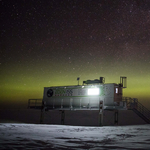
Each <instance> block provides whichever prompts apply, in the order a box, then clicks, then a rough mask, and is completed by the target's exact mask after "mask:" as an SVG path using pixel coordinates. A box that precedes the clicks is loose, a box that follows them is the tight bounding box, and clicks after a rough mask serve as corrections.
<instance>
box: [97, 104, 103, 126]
mask: <svg viewBox="0 0 150 150" xmlns="http://www.w3.org/2000/svg"><path fill="white" fill-rule="evenodd" d="M103 111H104V110H103V101H100V102H99V117H98V125H99V126H103Z"/></svg>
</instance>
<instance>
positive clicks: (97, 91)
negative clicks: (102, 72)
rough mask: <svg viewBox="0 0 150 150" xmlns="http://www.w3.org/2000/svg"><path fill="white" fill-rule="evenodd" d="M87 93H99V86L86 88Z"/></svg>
mask: <svg viewBox="0 0 150 150" xmlns="http://www.w3.org/2000/svg"><path fill="white" fill-rule="evenodd" d="M88 95H99V88H91V89H88Z"/></svg>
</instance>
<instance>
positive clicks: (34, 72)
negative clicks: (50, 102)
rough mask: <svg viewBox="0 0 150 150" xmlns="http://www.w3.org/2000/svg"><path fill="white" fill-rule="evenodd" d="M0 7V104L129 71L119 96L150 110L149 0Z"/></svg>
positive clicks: (62, 0)
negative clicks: (122, 95) (45, 90)
mask: <svg viewBox="0 0 150 150" xmlns="http://www.w3.org/2000/svg"><path fill="white" fill-rule="evenodd" d="M0 14H1V15H0V22H1V23H0V31H1V32H0V105H1V107H4V105H5V107H8V106H11V107H15V106H17V107H18V106H20V107H27V101H28V99H30V98H31V99H32V98H42V96H43V87H49V86H65V85H77V84H78V82H77V77H80V84H82V82H83V81H84V80H87V79H91V80H93V79H99V77H100V76H102V77H105V82H106V83H119V82H120V76H126V77H127V88H126V89H124V90H123V91H124V96H126V97H132V98H138V99H139V101H140V102H141V103H142V104H143V105H144V106H146V107H147V108H149V109H150V1H149V0H82V1H81V0H21V1H19V0H11V1H9V0H0Z"/></svg>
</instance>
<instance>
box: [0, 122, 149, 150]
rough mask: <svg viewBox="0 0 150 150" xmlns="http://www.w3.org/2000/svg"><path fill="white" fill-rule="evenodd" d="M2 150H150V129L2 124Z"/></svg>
mask: <svg viewBox="0 0 150 150" xmlns="http://www.w3.org/2000/svg"><path fill="white" fill-rule="evenodd" d="M0 149H90V150H98V149H118V150H119V149H136V150H137V149H139V150H140V149H150V125H130V126H106V127H84V126H82V127H81V126H63V125H41V124H21V123H20V124H19V123H18V124H15V123H1V124H0Z"/></svg>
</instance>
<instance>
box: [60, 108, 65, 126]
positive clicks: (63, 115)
mask: <svg viewBox="0 0 150 150" xmlns="http://www.w3.org/2000/svg"><path fill="white" fill-rule="evenodd" d="M64 121H65V111H64V110H62V111H61V124H62V125H64Z"/></svg>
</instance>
